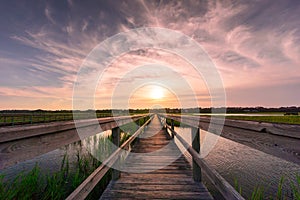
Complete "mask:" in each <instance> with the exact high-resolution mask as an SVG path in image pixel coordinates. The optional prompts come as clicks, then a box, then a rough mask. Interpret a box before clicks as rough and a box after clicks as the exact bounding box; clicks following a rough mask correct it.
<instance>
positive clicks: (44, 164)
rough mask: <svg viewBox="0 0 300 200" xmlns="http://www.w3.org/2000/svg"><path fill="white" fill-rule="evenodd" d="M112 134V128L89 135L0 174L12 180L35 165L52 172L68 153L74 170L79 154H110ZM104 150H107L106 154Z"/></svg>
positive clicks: (48, 172)
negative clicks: (109, 142)
mask: <svg viewBox="0 0 300 200" xmlns="http://www.w3.org/2000/svg"><path fill="white" fill-rule="evenodd" d="M122 134H123V133H122ZM110 135H111V130H108V131H104V132H101V133H98V134H96V135H94V136H91V137H88V138H86V139H84V140H82V141H78V142H74V143H72V144H69V145H66V146H62V147H61V148H59V149H56V150H54V151H51V152H48V153H46V154H43V155H40V156H37V157H35V158H33V159H30V160H26V161H24V162H20V163H18V164H16V165H13V166H11V167H8V168H5V169H3V170H1V171H0V175H1V174H2V175H4V180H5V181H10V180H13V179H14V178H15V177H16V176H17V175H18V174H19V173H21V172H25V173H26V172H28V171H30V170H32V169H33V168H34V166H35V165H38V166H39V167H40V170H41V172H42V173H44V174H52V173H54V172H57V171H59V170H60V169H61V164H62V160H63V159H64V156H65V155H67V158H68V161H69V162H70V168H71V169H70V170H72V166H73V165H72V163H73V164H74V163H75V162H76V161H77V158H78V156H80V157H82V156H83V155H87V154H100V155H102V156H105V157H107V156H108V154H109V151H108V150H107V147H108V146H109V145H108V139H107V138H108V137H109V136H110ZM100 152H102V153H100ZM103 152H106V153H105V154H106V155H105V154H104V153H103Z"/></svg>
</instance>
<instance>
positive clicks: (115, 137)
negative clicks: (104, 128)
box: [112, 127, 120, 180]
mask: <svg viewBox="0 0 300 200" xmlns="http://www.w3.org/2000/svg"><path fill="white" fill-rule="evenodd" d="M112 142H113V144H114V145H116V146H117V147H119V146H120V128H119V127H116V128H113V129H112ZM119 162H120V160H119V158H118V160H117V161H116V163H115V166H116V167H119ZM119 178H120V171H119V170H117V169H113V170H112V180H117V179H119Z"/></svg>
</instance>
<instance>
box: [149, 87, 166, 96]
mask: <svg viewBox="0 0 300 200" xmlns="http://www.w3.org/2000/svg"><path fill="white" fill-rule="evenodd" d="M150 95H151V98H152V99H161V98H163V97H164V91H163V89H162V88H161V87H159V86H154V87H152V88H151V93H150Z"/></svg>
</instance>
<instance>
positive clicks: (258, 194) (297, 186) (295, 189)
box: [234, 175, 300, 200]
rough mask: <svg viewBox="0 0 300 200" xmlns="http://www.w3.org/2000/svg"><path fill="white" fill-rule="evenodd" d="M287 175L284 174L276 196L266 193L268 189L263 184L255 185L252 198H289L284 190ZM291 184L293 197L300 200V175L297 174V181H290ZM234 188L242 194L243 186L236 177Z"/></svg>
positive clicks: (258, 199) (279, 199) (253, 199)
mask: <svg viewBox="0 0 300 200" xmlns="http://www.w3.org/2000/svg"><path fill="white" fill-rule="evenodd" d="M285 180H286V179H285V177H284V176H282V177H281V178H280V180H279V183H278V188H277V193H276V194H274V196H272V195H271V196H267V195H266V194H265V192H266V190H265V188H264V187H263V186H258V185H257V186H255V187H254V189H253V192H252V194H251V197H250V199H251V200H264V199H269V200H285V199H288V197H287V194H286V192H285V191H284V188H283V185H284V183H285ZM290 186H291V189H292V198H293V199H294V200H300V175H296V181H295V182H290ZM234 188H235V190H236V191H238V192H239V193H240V194H241V195H242V188H241V186H240V184H239V183H238V180H237V179H236V178H234Z"/></svg>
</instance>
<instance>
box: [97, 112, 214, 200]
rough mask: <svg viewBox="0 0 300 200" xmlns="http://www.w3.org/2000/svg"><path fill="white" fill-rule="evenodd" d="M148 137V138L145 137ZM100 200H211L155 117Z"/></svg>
mask: <svg viewBox="0 0 300 200" xmlns="http://www.w3.org/2000/svg"><path fill="white" fill-rule="evenodd" d="M147 136H148V137H147ZM122 171H123V172H122V173H121V178H120V179H119V180H117V181H112V182H111V183H110V185H109V186H108V188H107V189H106V190H105V191H104V193H103V195H102V197H101V199H212V197H211V195H210V193H209V192H208V190H207V189H206V188H205V186H204V185H203V184H202V183H197V182H194V180H193V178H192V170H191V168H190V166H189V163H188V162H187V160H186V159H185V157H184V156H183V155H181V152H180V150H179V149H178V147H177V146H176V144H175V143H174V140H169V138H168V137H167V135H166V134H165V131H164V130H161V124H160V122H159V121H158V118H157V117H156V116H155V117H154V119H153V121H152V122H151V123H150V125H149V126H148V128H147V130H146V131H145V133H144V134H143V137H142V138H140V140H139V142H138V143H137V144H135V146H134V147H133V148H132V153H131V154H130V155H129V156H128V157H127V159H126V160H125V162H124V163H123V165H122Z"/></svg>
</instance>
